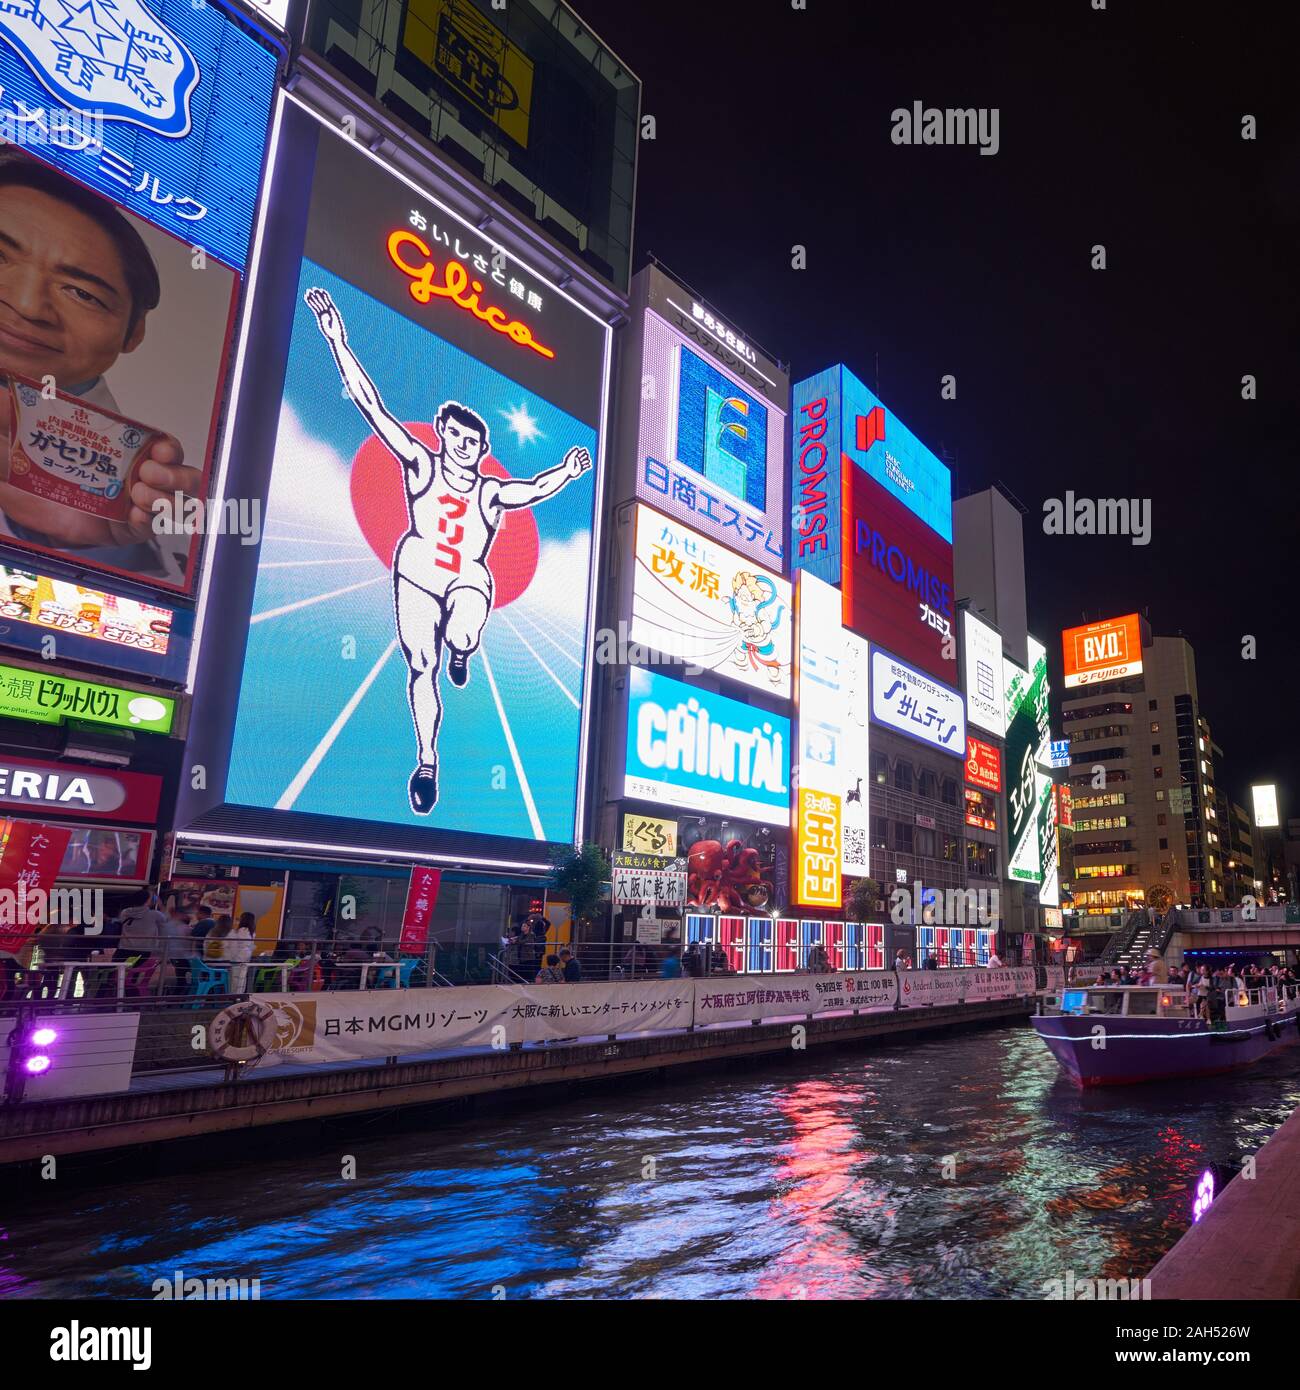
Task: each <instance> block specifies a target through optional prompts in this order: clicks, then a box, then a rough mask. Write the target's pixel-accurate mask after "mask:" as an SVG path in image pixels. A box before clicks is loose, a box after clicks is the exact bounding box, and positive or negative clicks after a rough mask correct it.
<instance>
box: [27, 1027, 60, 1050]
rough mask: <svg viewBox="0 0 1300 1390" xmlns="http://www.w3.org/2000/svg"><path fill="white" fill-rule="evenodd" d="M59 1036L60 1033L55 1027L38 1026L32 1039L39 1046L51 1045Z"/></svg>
mask: <svg viewBox="0 0 1300 1390" xmlns="http://www.w3.org/2000/svg"><path fill="white" fill-rule="evenodd" d="M58 1036H59V1035H58V1034H57V1033H56V1032H55V1031H54V1029H53V1028H38V1029H37V1030H36V1031H35V1032H34V1033H33V1034H32V1039H31V1040H32V1042H34V1043H35V1044H36V1046H37V1047H49V1045H50V1044H51V1043H52V1042H53V1041H54V1039H55V1038H57V1037H58Z"/></svg>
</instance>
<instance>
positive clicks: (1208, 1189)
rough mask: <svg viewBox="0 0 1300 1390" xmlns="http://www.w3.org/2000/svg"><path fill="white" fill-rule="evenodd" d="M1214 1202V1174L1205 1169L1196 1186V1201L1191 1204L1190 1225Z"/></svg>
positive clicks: (1210, 1170)
mask: <svg viewBox="0 0 1300 1390" xmlns="http://www.w3.org/2000/svg"><path fill="white" fill-rule="evenodd" d="M1213 1201H1214V1172H1213V1170H1212V1169H1210V1168H1207V1169H1206V1170H1205V1171H1204V1172H1203V1173H1202V1174H1201V1180H1200V1182H1198V1183H1197V1184H1196V1200H1195V1201H1194V1202H1193V1203H1192V1224H1193V1225H1195V1223H1196V1222H1198V1221H1199V1220H1200V1219H1201V1217H1203V1216H1204V1215H1205V1213H1206V1212H1207V1211H1209V1209H1210V1203H1211V1202H1213Z"/></svg>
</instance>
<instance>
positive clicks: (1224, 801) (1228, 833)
mask: <svg viewBox="0 0 1300 1390" xmlns="http://www.w3.org/2000/svg"><path fill="white" fill-rule="evenodd" d="M1217 809H1218V813H1219V826H1220V830H1219V838H1220V843H1221V845H1222V848H1223V853H1224V856H1225V859H1224V865H1223V892H1224V897H1225V898H1226V899H1227V902H1228V904H1229V906H1232V907H1236V906H1237V905H1238V904H1239V903H1240V902H1241V900H1242V899H1243V898H1244V897H1245V896H1246V895H1247V894H1249V895H1251V896H1252V897H1255V898H1258V897H1259V888H1260V885H1259V884H1258V883H1257V882H1256V871H1255V827H1254V824H1253V822H1252V820H1251V815H1250V812H1249V811H1247V810H1246V808H1245V807H1244V806H1241V805H1239V804H1238V803H1237V802H1235V801H1233V800H1231V799H1230V798H1229V796H1228V794H1227V792H1225V791H1224V790H1223V788H1222V787H1220V789H1219V793H1218V797H1217Z"/></svg>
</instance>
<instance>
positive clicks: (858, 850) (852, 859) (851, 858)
mask: <svg viewBox="0 0 1300 1390" xmlns="http://www.w3.org/2000/svg"><path fill="white" fill-rule="evenodd" d="M844 862H845V863H846V864H865V863H866V862H867V832H866V830H865V829H863V827H862V826H860V825H846V826H845V827H844Z"/></svg>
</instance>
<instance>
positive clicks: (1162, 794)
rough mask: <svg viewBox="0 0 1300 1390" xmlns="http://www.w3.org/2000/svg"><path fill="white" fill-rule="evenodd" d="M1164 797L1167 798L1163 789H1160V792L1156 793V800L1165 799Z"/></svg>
mask: <svg viewBox="0 0 1300 1390" xmlns="http://www.w3.org/2000/svg"><path fill="white" fill-rule="evenodd" d="M1164 799H1165V794H1164V792H1163V791H1158V792H1157V793H1156V800H1157V801H1163V800H1164Z"/></svg>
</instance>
